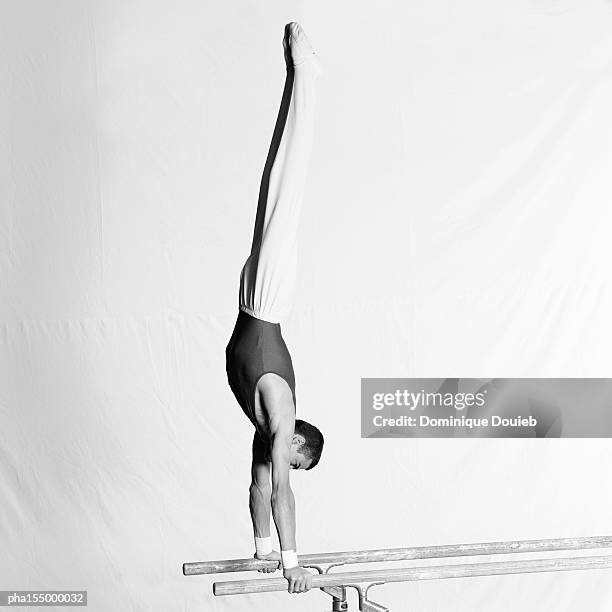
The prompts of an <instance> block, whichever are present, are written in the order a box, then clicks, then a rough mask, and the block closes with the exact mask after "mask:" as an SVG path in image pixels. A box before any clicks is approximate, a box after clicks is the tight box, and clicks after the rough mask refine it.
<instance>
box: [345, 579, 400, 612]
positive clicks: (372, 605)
mask: <svg viewBox="0 0 612 612" xmlns="http://www.w3.org/2000/svg"><path fill="white" fill-rule="evenodd" d="M379 584H385V583H384V582H371V583H370V584H368V585H367V586H365V587H364V586H363V585H361V584H347V585H345V586H346V587H352V588H353V589H355V590H356V591H357V596H358V597H359V610H360V611H361V612H389V608H387V607H385V606H383V605H382V604H379V603H376V602H375V601H372V600H371V599H368V591H369V590H370V589H371V588H372V587H373V586H377V585H379Z"/></svg>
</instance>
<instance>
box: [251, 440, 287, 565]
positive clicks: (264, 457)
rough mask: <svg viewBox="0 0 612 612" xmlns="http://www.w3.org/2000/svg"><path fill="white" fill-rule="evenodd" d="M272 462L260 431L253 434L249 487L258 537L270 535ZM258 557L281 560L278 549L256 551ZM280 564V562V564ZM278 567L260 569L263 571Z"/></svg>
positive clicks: (252, 516)
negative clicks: (262, 552)
mask: <svg viewBox="0 0 612 612" xmlns="http://www.w3.org/2000/svg"><path fill="white" fill-rule="evenodd" d="M271 495H272V487H271V486H270V462H269V458H268V453H267V443H266V441H265V440H264V439H263V438H262V437H261V435H260V434H259V433H258V432H255V435H254V436H253V462H252V464H251V486H250V487H249V510H250V511H251V520H252V522H253V532H254V534H255V537H256V538H269V537H270V497H271ZM255 557H256V558H257V559H261V560H265V561H280V560H281V557H280V553H279V552H278V551H276V550H273V551H271V552H270V553H268V554H261V553H258V552H256V553H255ZM279 565H280V564H279ZM275 569H278V566H277V567H276V568H274V569H263V570H260V571H261V572H262V573H266V574H267V573H269V572H273V571H274V570H275Z"/></svg>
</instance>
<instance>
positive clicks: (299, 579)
mask: <svg viewBox="0 0 612 612" xmlns="http://www.w3.org/2000/svg"><path fill="white" fill-rule="evenodd" d="M283 575H284V576H285V578H286V579H287V581H288V582H289V588H288V589H287V590H288V591H289V592H290V593H306V591H310V589H311V588H312V574H311V573H310V572H309V571H308V570H305V569H304V568H303V567H299V566H298V567H290V568H289V569H285V570H283Z"/></svg>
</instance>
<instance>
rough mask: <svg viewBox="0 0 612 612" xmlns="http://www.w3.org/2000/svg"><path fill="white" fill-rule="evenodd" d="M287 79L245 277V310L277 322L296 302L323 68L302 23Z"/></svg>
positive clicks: (289, 34) (289, 43) (291, 44)
mask: <svg viewBox="0 0 612 612" xmlns="http://www.w3.org/2000/svg"><path fill="white" fill-rule="evenodd" d="M283 45H284V51H285V61H286V63H287V80H286V82H285V90H284V93H283V98H282V101H281V107H280V110H279V114H278V119H277V122H276V127H275V130H274V134H273V137H272V143H271V145H270V150H269V152H268V158H267V161H266V166H265V168H264V172H263V176H262V180H261V186H260V191H259V201H258V207H257V217H256V220H255V230H254V234H253V243H252V246H251V254H250V256H249V258H248V259H247V261H246V263H245V265H244V267H243V269H242V272H241V275H240V294H239V299H240V309H241V310H244V311H245V312H247V313H248V314H250V315H252V316H254V317H256V318H259V319H263V320H265V321H270V322H272V323H278V322H280V320H281V319H282V318H283V317H284V316H286V315H287V314H288V312H289V310H290V308H291V305H292V303H293V294H294V291H295V283H296V267H297V230H298V223H299V217H300V210H301V207H302V200H303V197H304V189H305V185H306V176H307V171H308V163H309V159H310V152H311V149H312V141H313V135H314V118H315V97H316V81H317V77H318V76H319V74H320V71H321V68H320V64H319V62H318V59H317V57H316V56H315V54H314V51H313V49H312V47H311V46H310V43H309V42H308V39H307V38H306V35H305V33H304V31H303V30H302V28H301V27H300V26H299V25H298V24H297V23H290V24H288V25H287V26H286V28H285V37H284V40H283Z"/></svg>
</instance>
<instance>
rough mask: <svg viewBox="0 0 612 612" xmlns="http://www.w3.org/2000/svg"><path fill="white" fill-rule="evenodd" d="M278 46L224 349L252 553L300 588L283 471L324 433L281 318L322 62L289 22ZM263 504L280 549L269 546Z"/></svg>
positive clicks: (289, 288) (308, 457) (288, 298)
mask: <svg viewBox="0 0 612 612" xmlns="http://www.w3.org/2000/svg"><path fill="white" fill-rule="evenodd" d="M283 48H284V54H285V62H286V65H287V80H286V82H285V90H284V93H283V98H282V101H281V107H280V111H279V115H278V119H277V122H276V127H275V130H274V135H273V137H272V144H271V146H270V150H269V152H268V158H267V161H266V165H265V168H264V172H263V177H262V180H261V186H260V191H259V201H258V207H257V215H256V218H255V230H254V234H253V243H252V246H251V254H250V256H249V257H248V259H247V260H246V263H245V264H244V267H243V268H242V272H241V274H240V290H239V310H238V319H237V321H236V325H235V327H234V331H233V334H232V337H231V338H230V341H229V344H228V345H227V348H226V350H225V352H226V371H227V379H228V382H229V385H230V387H231V389H232V391H233V393H234V395H235V396H236V399H237V400H238V403H239V404H240V406H241V408H242V410H243V411H244V413H245V414H246V416H247V417H248V418H249V420H250V421H251V422H252V423H253V425H254V426H255V436H254V438H253V447H252V454H253V460H252V467H251V486H250V490H249V508H250V511H251V519H252V522H253V531H254V536H255V550H256V552H255V557H256V558H257V559H262V560H274V561H279V562H280V563H279V565H280V566H282V569H283V574H284V576H285V578H286V579H287V581H288V591H289V592H290V593H303V592H306V591H308V590H309V589H310V588H311V586H312V574H311V573H310V572H308V571H307V570H306V569H304V568H301V567H300V566H299V565H298V558H297V553H296V540H295V501H294V497H293V492H292V490H291V485H290V482H289V470H290V469H294V470H296V469H302V470H310V469H312V468H313V467H315V465H317V463H318V462H319V458H320V456H321V451H322V449H323V435H322V434H321V432H320V431H319V430H318V429H317V428H316V427H314V426H313V425H311V424H309V423H307V422H305V421H302V420H300V419H296V418H295V406H296V403H295V376H294V372H293V365H292V362H291V356H290V355H289V351H288V350H287V346H286V345H285V341H284V340H283V337H282V335H281V328H280V321H281V319H282V318H283V317H284V316H286V315H287V313H288V311H289V309H290V307H291V304H292V301H293V293H294V289H295V282H296V264H297V260H296V255H297V241H296V238H297V229H298V221H299V216H300V209H301V205H302V200H303V194H304V187H305V183H306V174H307V169H308V160H309V157H310V151H311V148H312V140H313V133H314V110H315V108H314V107H315V94H316V80H317V77H318V75H319V73H320V70H321V69H320V65H319V61H318V59H317V57H316V56H315V54H314V51H313V49H312V47H311V45H310V43H309V42H308V39H307V38H306V35H305V33H304V31H303V30H302V28H301V27H300V26H299V25H298V24H297V23H289V24H287V26H285V35H284V38H283ZM270 480H271V483H270ZM270 512H271V513H272V516H273V518H274V523H275V525H276V529H277V531H278V537H279V541H280V549H281V551H280V554H279V553H278V552H277V551H274V550H272V543H271V537H270ZM262 571H263V570H262ZM268 571H274V570H268Z"/></svg>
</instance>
